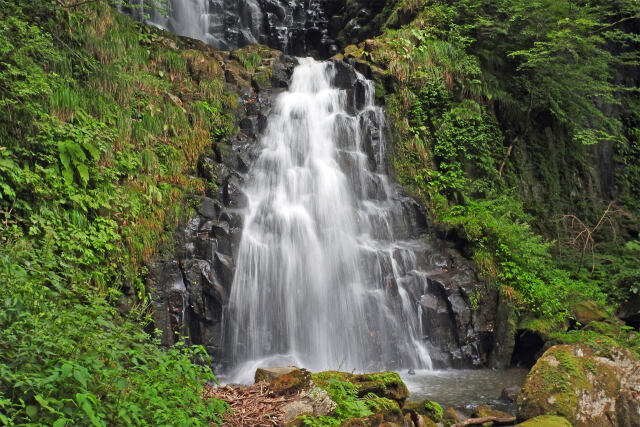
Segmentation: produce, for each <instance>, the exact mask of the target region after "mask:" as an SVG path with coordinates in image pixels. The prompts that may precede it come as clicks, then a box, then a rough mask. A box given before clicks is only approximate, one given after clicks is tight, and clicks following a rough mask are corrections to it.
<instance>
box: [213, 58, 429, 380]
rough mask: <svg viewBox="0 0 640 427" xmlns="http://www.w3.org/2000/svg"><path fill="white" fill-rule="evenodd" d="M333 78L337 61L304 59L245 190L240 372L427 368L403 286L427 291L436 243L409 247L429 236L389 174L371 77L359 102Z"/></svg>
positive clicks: (236, 351) (234, 340) (238, 285)
mask: <svg viewBox="0 0 640 427" xmlns="http://www.w3.org/2000/svg"><path fill="white" fill-rule="evenodd" d="M335 77H336V71H335V65H334V63H331V62H316V61H314V60H312V59H302V60H301V61H300V65H299V66H298V67H296V69H295V70H294V72H293V77H292V81H291V85H290V87H289V90H288V91H287V92H285V93H283V94H282V95H280V96H279V97H278V99H277V101H276V105H275V109H274V112H273V113H272V115H271V116H270V117H269V124H268V127H267V130H266V134H265V136H264V137H263V138H262V140H261V142H260V144H261V152H260V154H259V157H258V159H257V161H256V162H255V164H254V165H253V166H252V167H251V172H250V174H249V177H248V179H247V184H246V186H245V188H244V189H243V190H244V192H245V194H246V196H247V199H248V208H247V209H246V212H245V221H244V230H243V234H242V240H241V242H240V245H239V250H238V255H237V261H236V272H235V278H234V281H233V285H232V287H231V294H230V298H229V303H228V305H227V310H226V313H225V322H224V323H225V331H226V334H227V335H226V338H227V341H226V345H225V347H226V348H227V349H228V351H229V355H230V357H231V359H232V360H233V364H234V365H239V364H241V363H244V362H247V361H251V360H256V359H263V358H267V357H271V356H275V355H281V356H283V357H290V358H291V359H293V360H295V361H296V362H297V363H298V364H300V365H302V366H304V367H306V368H309V369H314V370H323V369H338V368H340V369H346V370H348V371H351V370H357V371H371V370H377V369H382V368H402V367H413V368H429V367H430V366H431V360H430V358H429V354H428V351H427V350H426V348H425V347H424V345H423V342H422V337H421V336H420V335H419V332H420V330H421V325H419V322H418V315H417V313H418V303H419V301H417V300H415V299H412V298H410V297H409V293H408V292H407V290H406V289H405V286H412V285H414V284H415V283H421V284H422V285H423V287H424V288H425V291H426V284H427V282H426V273H425V272H424V271H422V268H423V261H424V260H423V259H422V256H421V255H422V253H424V252H425V251H426V249H427V248H426V246H425V244H424V243H422V242H420V241H415V240H414V241H403V240H402V239H403V238H408V237H409V235H417V234H419V232H420V230H419V226H418V224H411V223H408V224H407V223H406V222H407V221H408V220H410V216H408V215H407V213H406V212H404V209H405V208H406V206H405V205H403V204H402V203H401V202H400V201H399V200H394V199H393V198H392V191H391V188H390V186H389V183H388V179H387V176H386V175H385V174H384V158H385V150H386V143H385V137H384V135H385V130H384V115H383V112H382V110H381V109H380V108H379V107H376V106H375V105H374V104H373V91H374V87H373V84H372V82H369V81H366V80H365V79H364V78H363V77H362V76H360V75H357V82H356V85H355V86H356V88H358V90H356V91H355V92H353V93H351V96H353V97H354V98H355V99H354V100H353V102H350V100H348V99H347V97H348V92H347V91H346V90H344V89H340V88H337V87H336V86H335V84H334V82H335V80H336V78H335ZM353 107H355V108H353ZM408 231H413V232H416V234H413V233H408ZM422 231H424V230H422ZM400 233H404V234H405V235H404V236H403V235H400ZM414 282H415V283H414ZM423 293H424V292H423Z"/></svg>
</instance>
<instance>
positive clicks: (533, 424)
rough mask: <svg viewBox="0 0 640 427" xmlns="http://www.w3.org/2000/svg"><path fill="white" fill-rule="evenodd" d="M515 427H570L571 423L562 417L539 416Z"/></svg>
mask: <svg viewBox="0 0 640 427" xmlns="http://www.w3.org/2000/svg"><path fill="white" fill-rule="evenodd" d="M516 427H571V423H570V422H569V421H568V420H567V419H566V418H564V417H558V416H556V415H541V416H539V417H535V418H532V419H530V420H527V421H525V422H523V423H520V424H517V425H516Z"/></svg>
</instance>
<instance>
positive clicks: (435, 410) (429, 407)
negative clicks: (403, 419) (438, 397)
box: [402, 400, 443, 422]
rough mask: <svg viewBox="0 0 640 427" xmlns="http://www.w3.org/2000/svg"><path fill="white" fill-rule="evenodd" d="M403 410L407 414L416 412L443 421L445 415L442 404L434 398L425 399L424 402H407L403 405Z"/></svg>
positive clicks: (436, 420)
mask: <svg viewBox="0 0 640 427" xmlns="http://www.w3.org/2000/svg"><path fill="white" fill-rule="evenodd" d="M402 412H403V413H405V414H408V413H415V414H419V415H424V416H425V417H427V418H430V419H431V420H433V421H435V422H440V421H442V416H443V410H442V406H440V405H439V404H438V403H437V402H434V401H432V400H423V401H422V402H405V404H404V406H403V407H402Z"/></svg>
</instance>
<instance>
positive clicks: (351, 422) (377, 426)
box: [340, 414, 413, 427]
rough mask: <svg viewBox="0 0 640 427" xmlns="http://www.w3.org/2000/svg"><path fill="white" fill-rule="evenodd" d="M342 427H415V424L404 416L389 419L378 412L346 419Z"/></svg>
mask: <svg viewBox="0 0 640 427" xmlns="http://www.w3.org/2000/svg"><path fill="white" fill-rule="evenodd" d="M340 427H413V425H412V424H409V423H408V422H407V421H406V420H405V419H404V418H402V417H400V418H393V419H388V418H386V417H385V416H384V415H383V414H376V415H370V416H368V417H362V418H352V419H348V420H345V421H343V422H342V423H341V424H340Z"/></svg>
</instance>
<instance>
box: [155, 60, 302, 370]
mask: <svg viewBox="0 0 640 427" xmlns="http://www.w3.org/2000/svg"><path fill="white" fill-rule="evenodd" d="M294 66H295V64H294V63H293V59H292V58H290V57H287V56H284V55H283V56H282V57H281V58H280V59H279V60H277V61H276V62H275V65H274V67H275V68H277V69H278V70H279V71H278V73H274V79H273V80H274V81H275V80H276V78H277V79H280V81H278V83H282V82H284V83H286V82H288V80H289V77H290V75H291V72H292V70H293V68H294ZM230 75H232V74H231V73H230ZM274 83H275V82H274ZM274 86H278V85H276V84H274ZM281 90H282V89H280V88H278V87H276V88H275V89H272V88H271V87H270V86H267V87H261V88H260V90H259V92H258V91H256V90H251V89H247V88H245V89H244V92H243V94H242V95H241V97H240V101H241V107H240V108H239V110H240V111H239V112H238V118H237V122H238V127H239V129H240V132H238V133H237V134H236V135H235V136H234V137H233V138H231V139H229V140H225V141H220V142H213V144H212V147H211V148H212V149H211V150H209V155H206V154H205V155H202V156H201V157H200V159H199V161H198V165H197V166H198V167H197V171H198V174H199V176H200V177H202V178H204V179H205V180H206V181H207V182H208V183H210V184H211V185H209V186H208V190H207V196H206V197H197V198H196V199H195V200H194V203H195V204H196V206H197V209H196V210H197V216H196V217H194V218H192V219H191V220H189V221H188V222H187V224H185V225H184V226H183V227H182V229H181V230H179V232H178V236H177V239H178V241H179V247H181V250H180V251H179V252H178V253H177V254H176V260H171V261H165V262H154V263H151V264H150V265H149V274H148V276H147V279H146V284H147V287H148V289H149V290H150V292H151V294H152V302H153V306H154V317H153V318H154V323H155V326H156V327H157V328H158V329H160V330H161V331H162V343H163V344H164V345H172V344H175V343H176V341H177V340H178V339H180V337H188V339H189V341H190V342H191V343H193V344H201V345H204V346H205V347H206V348H207V350H208V351H209V353H210V354H211V355H212V356H214V359H215V360H219V358H220V357H221V356H220V355H221V354H222V353H223V352H222V347H221V346H222V314H223V311H224V306H225V304H226V302H227V299H228V296H229V292H230V290H231V284H232V282H233V275H234V268H235V267H234V256H235V253H236V249H237V246H238V243H239V240H240V235H241V232H242V224H243V219H242V216H241V215H240V214H239V211H238V210H239V209H240V208H242V207H243V206H244V203H246V198H245V197H244V195H243V193H242V190H241V187H242V181H243V176H244V174H245V173H247V171H248V168H249V165H250V163H251V162H252V160H253V158H254V150H255V148H256V139H257V138H259V137H260V135H261V133H262V132H263V131H264V126H262V127H261V126H259V125H258V124H259V123H260V121H261V120H262V121H264V120H265V118H266V115H267V114H268V112H269V111H270V109H271V102H272V100H273V98H274V97H275V96H276V95H277V93H279V92H280V91H281ZM246 123H251V126H250V128H247V127H246Z"/></svg>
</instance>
